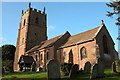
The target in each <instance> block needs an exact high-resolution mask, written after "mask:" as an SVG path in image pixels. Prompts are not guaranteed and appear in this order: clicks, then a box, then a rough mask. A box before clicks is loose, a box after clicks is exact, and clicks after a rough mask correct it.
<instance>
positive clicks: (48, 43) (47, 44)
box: [40, 35, 62, 49]
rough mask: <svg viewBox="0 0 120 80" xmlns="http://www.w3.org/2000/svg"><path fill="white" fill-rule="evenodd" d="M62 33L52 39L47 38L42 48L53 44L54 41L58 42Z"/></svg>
mask: <svg viewBox="0 0 120 80" xmlns="http://www.w3.org/2000/svg"><path fill="white" fill-rule="evenodd" d="M61 36H62V35H59V36H57V37H54V38H52V39H49V40H46V41H45V42H44V44H43V45H42V46H41V47H40V49H41V48H44V47H48V46H51V45H52V44H53V43H54V42H56V41H57V40H58V39H59V38H60V37H61Z"/></svg>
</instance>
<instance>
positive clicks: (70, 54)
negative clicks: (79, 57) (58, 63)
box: [68, 50, 73, 63]
mask: <svg viewBox="0 0 120 80" xmlns="http://www.w3.org/2000/svg"><path fill="white" fill-rule="evenodd" d="M68 62H69V63H73V53H72V50H70V52H69V61H68Z"/></svg>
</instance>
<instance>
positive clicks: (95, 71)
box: [90, 64, 98, 79]
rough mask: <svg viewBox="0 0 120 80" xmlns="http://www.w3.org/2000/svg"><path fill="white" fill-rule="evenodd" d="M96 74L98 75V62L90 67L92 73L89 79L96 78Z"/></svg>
mask: <svg viewBox="0 0 120 80" xmlns="http://www.w3.org/2000/svg"><path fill="white" fill-rule="evenodd" d="M97 76H98V64H95V65H94V66H93V67H92V73H91V76H90V78H91V79H94V78H97Z"/></svg>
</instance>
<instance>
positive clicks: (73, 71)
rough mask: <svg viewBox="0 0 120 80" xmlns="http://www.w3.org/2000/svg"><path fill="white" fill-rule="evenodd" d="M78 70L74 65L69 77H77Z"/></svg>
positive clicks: (77, 66)
mask: <svg viewBox="0 0 120 80" xmlns="http://www.w3.org/2000/svg"><path fill="white" fill-rule="evenodd" d="M78 70H79V65H77V64H74V65H73V66H72V68H71V70H70V74H69V77H75V76H76V75H77V72H78Z"/></svg>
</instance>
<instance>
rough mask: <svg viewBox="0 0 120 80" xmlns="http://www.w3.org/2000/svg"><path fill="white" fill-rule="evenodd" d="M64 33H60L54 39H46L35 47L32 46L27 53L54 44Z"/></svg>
mask: <svg viewBox="0 0 120 80" xmlns="http://www.w3.org/2000/svg"><path fill="white" fill-rule="evenodd" d="M61 36H62V35H59V36H57V37H54V38H52V39H49V40H46V41H43V42H41V43H40V44H39V45H36V46H35V47H33V48H31V49H30V50H29V51H27V52H26V53H29V52H31V51H34V50H37V49H42V48H45V47H48V46H51V45H52V44H54V42H55V41H57V40H58V39H59V38H60V37H61Z"/></svg>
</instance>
